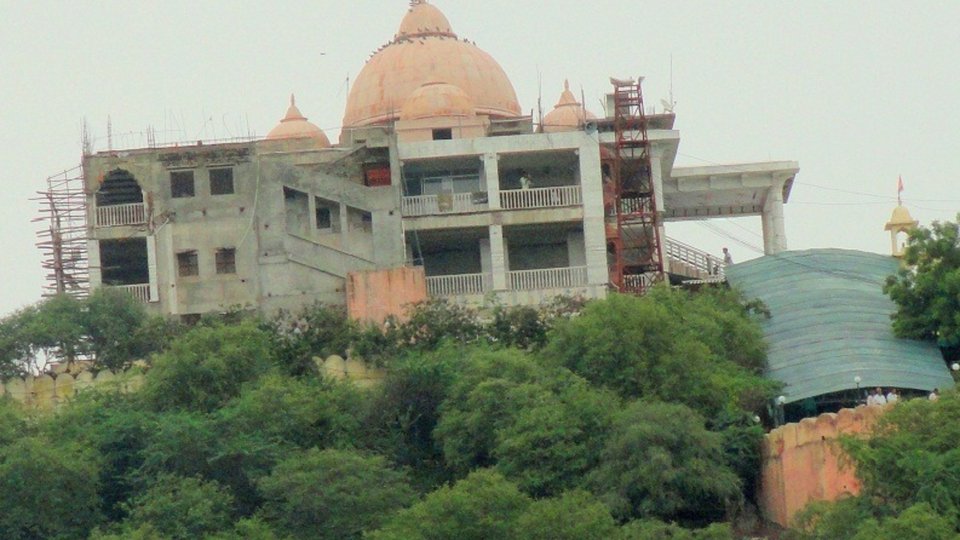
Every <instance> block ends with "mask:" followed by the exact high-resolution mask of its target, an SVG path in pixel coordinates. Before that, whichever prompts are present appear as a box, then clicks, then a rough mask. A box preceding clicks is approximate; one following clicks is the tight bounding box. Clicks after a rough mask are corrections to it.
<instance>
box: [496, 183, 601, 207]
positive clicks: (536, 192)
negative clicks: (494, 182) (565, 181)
mask: <svg viewBox="0 0 960 540" xmlns="http://www.w3.org/2000/svg"><path fill="white" fill-rule="evenodd" d="M581 204H583V196H582V195H581V191H580V186H555V187H543V188H533V189H511V190H509V191H501V192H500V206H501V207H502V208H503V209H505V210H520V209H524V208H552V207H558V206H579V205H581Z"/></svg>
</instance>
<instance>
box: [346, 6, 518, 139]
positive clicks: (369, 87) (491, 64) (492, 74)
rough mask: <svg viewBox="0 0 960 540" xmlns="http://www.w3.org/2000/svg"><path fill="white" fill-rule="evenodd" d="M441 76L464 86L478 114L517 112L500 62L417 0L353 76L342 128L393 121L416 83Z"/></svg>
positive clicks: (514, 94) (500, 115)
mask: <svg viewBox="0 0 960 540" xmlns="http://www.w3.org/2000/svg"><path fill="white" fill-rule="evenodd" d="M433 81H443V82H445V83H448V84H451V85H454V86H456V87H459V88H460V89H462V90H463V91H464V92H465V93H466V94H467V95H468V96H469V97H470V99H471V100H472V101H473V103H474V104H475V106H476V112H477V114H486V115H490V116H493V117H501V118H503V117H507V118H510V117H516V116H519V115H520V104H519V102H518V101H517V94H516V92H515V91H514V89H513V84H511V83H510V79H509V78H507V74H506V73H504V71H503V68H501V67H500V64H498V63H497V61H496V60H494V59H493V57H491V56H490V55H489V54H487V53H485V52H484V51H482V50H480V48H479V47H477V46H476V45H473V44H472V43H469V42H467V41H463V40H460V39H459V38H457V35H456V34H454V33H453V30H452V29H451V28H450V23H449V22H448V21H447V18H446V17H445V16H444V15H443V13H441V12H440V10H439V9H437V8H436V7H434V6H432V5H430V4H428V3H427V2H426V0H415V2H414V3H413V5H411V7H410V11H409V12H408V13H407V15H406V17H404V19H403V22H402V23H401V24H400V30H399V32H398V33H397V36H396V37H395V38H394V40H393V41H391V42H390V43H389V44H387V45H386V46H385V47H383V48H382V49H380V50H379V51H378V52H377V53H376V54H375V55H374V56H373V57H372V58H371V59H370V60H369V61H368V62H367V64H366V65H365V66H364V68H363V70H362V71H361V72H360V74H359V75H358V76H357V79H356V81H355V82H354V83H353V87H352V88H351V89H350V96H349V97H348V98H347V108H346V112H345V113H344V116H343V125H344V126H345V127H357V126H365V125H370V124H382V123H388V122H392V121H394V120H397V119H398V118H399V117H400V112H401V110H402V109H403V106H404V104H405V103H406V101H407V98H408V97H410V95H411V94H413V92H414V91H416V90H417V89H418V88H420V87H421V86H423V85H424V84H427V83H429V82H433Z"/></svg>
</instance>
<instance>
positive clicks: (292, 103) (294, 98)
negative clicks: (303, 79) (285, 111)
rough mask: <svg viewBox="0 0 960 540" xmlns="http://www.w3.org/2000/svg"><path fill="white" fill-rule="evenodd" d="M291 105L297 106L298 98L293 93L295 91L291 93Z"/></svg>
mask: <svg viewBox="0 0 960 540" xmlns="http://www.w3.org/2000/svg"><path fill="white" fill-rule="evenodd" d="M290 106H291V107H296V106H297V98H296V97H295V96H294V95H293V92H291V93H290Z"/></svg>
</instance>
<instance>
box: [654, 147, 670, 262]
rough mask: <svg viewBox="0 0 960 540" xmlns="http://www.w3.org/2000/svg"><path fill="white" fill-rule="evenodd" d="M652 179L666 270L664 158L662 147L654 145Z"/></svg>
mask: <svg viewBox="0 0 960 540" xmlns="http://www.w3.org/2000/svg"><path fill="white" fill-rule="evenodd" d="M650 150H651V152H650V179H651V181H652V182H653V197H654V201H655V202H656V210H657V216H659V219H658V221H657V232H658V233H659V235H660V254H659V255H660V260H661V261H663V266H664V270H666V267H667V261H666V258H664V256H663V243H664V242H665V241H666V238H667V236H666V234H667V233H666V230H665V229H664V225H663V224H664V219H663V213H664V211H665V208H666V206H665V205H664V202H663V167H661V166H660V160H661V158H662V151H661V150H660V148H656V147H653V148H651V149H650Z"/></svg>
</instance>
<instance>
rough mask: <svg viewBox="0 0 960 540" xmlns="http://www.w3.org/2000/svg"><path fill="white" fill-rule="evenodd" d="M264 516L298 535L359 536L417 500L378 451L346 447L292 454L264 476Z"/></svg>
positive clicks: (404, 479) (400, 475) (403, 476)
mask: <svg viewBox="0 0 960 540" xmlns="http://www.w3.org/2000/svg"><path fill="white" fill-rule="evenodd" d="M259 487H260V490H261V491H262V493H263V496H264V498H265V499H266V502H265V503H264V505H263V509H262V516H263V518H264V519H265V520H266V521H267V522H268V523H271V524H273V525H274V526H275V528H276V530H277V531H278V532H282V533H286V534H290V535H292V536H295V537H297V538H303V539H307V538H318V539H326V538H330V539H348V538H360V536H361V534H362V533H363V532H364V531H367V530H371V529H375V528H376V527H378V526H379V525H380V524H381V523H382V522H383V520H384V519H385V518H386V517H387V516H389V515H390V514H392V513H393V512H395V511H396V510H398V509H399V508H401V507H403V506H406V505H407V504H409V503H410V502H412V500H413V497H414V496H413V491H412V490H411V489H410V487H409V486H408V485H407V482H406V478H405V475H404V474H403V473H400V472H397V471H395V470H392V469H390V468H389V467H388V466H387V463H386V460H384V459H383V458H382V457H379V456H365V455H361V454H359V453H357V452H354V451H347V450H317V449H313V450H308V451H306V452H300V453H295V454H292V455H290V456H289V457H288V458H287V459H286V460H284V461H282V462H280V463H279V464H278V465H277V466H276V468H275V469H274V470H273V472H272V473H271V474H270V476H267V477H265V478H263V479H261V480H260V481H259Z"/></svg>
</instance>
